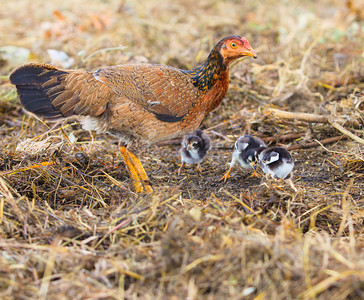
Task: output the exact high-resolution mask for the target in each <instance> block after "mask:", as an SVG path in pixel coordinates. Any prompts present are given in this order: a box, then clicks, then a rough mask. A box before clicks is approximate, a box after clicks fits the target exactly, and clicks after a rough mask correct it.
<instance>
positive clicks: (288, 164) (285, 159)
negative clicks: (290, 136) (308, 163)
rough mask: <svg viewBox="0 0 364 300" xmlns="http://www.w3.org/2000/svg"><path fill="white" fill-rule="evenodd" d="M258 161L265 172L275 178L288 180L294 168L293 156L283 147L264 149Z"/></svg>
mask: <svg viewBox="0 0 364 300" xmlns="http://www.w3.org/2000/svg"><path fill="white" fill-rule="evenodd" d="M257 159H258V162H259V165H260V167H261V168H262V170H263V172H264V173H265V174H267V175H271V176H272V177H273V178H281V179H286V178H287V177H288V175H289V174H290V173H291V172H292V170H293V167H294V163H293V160H292V156H291V154H290V153H289V152H288V151H287V150H286V149H284V148H282V147H272V148H267V149H262V150H261V151H259V152H258V153H257Z"/></svg>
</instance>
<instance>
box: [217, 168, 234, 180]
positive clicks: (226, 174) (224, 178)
mask: <svg viewBox="0 0 364 300" xmlns="http://www.w3.org/2000/svg"><path fill="white" fill-rule="evenodd" d="M232 168H233V167H230V168H229V170H228V171H227V172H226V173H225V174H224V176H222V177H221V178H220V180H219V181H223V180H224V182H226V180H227V179H228V178H229V177H230V172H231V169H232Z"/></svg>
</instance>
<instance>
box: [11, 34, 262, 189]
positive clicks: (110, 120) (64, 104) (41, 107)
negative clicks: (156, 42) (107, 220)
mask: <svg viewBox="0 0 364 300" xmlns="http://www.w3.org/2000/svg"><path fill="white" fill-rule="evenodd" d="M242 56H252V57H254V58H256V54H255V51H254V50H253V49H252V47H251V46H250V44H249V42H248V41H247V40H246V39H245V38H243V37H241V36H237V35H233V36H228V37H225V38H224V39H222V40H221V41H220V42H218V43H217V44H216V46H215V47H214V48H213V49H212V50H211V52H210V54H209V56H208V58H207V60H206V61H205V62H204V63H203V64H202V65H200V66H198V67H196V68H195V69H193V70H180V69H177V68H173V67H168V66H162V65H152V64H130V65H119V66H112V67H105V68H101V69H98V70H96V71H94V72H88V71H64V70H59V69H57V68H55V67H53V66H50V65H46V64H36V63H31V64H26V65H23V66H20V67H19V68H17V69H16V70H15V71H14V72H13V73H12V74H11V75H10V81H11V83H12V84H14V85H16V88H17V91H18V94H19V96H20V100H21V103H22V105H23V106H24V108H25V109H26V110H27V111H29V112H31V113H34V114H35V115H37V116H38V117H41V118H44V119H48V120H56V119H60V118H68V117H71V116H75V115H76V116H78V118H79V119H80V121H81V123H82V125H83V128H84V129H87V130H96V131H97V132H98V133H111V134H114V135H117V136H118V137H119V138H120V139H121V140H122V142H123V143H124V145H128V144H130V143H132V142H143V143H147V144H151V143H157V142H161V141H164V140H167V139H171V138H175V137H177V136H181V135H184V134H188V133H190V132H192V131H194V130H195V129H196V128H197V127H198V126H199V124H200V123H201V121H202V119H203V118H204V116H205V115H206V114H208V113H209V112H211V111H212V110H214V109H216V108H217V107H218V106H219V105H220V103H221V101H222V100H223V98H224V96H225V94H226V92H227V90H228V87H229V74H228V69H229V65H230V64H231V62H233V61H234V60H236V59H237V58H240V57H242ZM121 152H122V155H123V158H124V161H125V163H126V165H127V166H128V169H129V172H130V174H131V177H132V178H133V180H134V185H135V189H136V191H137V192H142V191H146V192H149V191H151V187H150V186H149V184H148V177H147V175H146V173H145V171H144V169H143V167H142V165H141V163H140V161H139V160H138V159H137V158H136V157H135V156H134V155H133V154H131V153H130V152H129V151H128V150H126V148H125V146H124V147H122V148H121Z"/></svg>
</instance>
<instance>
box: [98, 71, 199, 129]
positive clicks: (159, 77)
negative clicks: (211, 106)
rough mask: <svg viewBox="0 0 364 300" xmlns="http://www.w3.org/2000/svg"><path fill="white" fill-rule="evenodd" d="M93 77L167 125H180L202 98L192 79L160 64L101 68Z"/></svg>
mask: <svg viewBox="0 0 364 300" xmlns="http://www.w3.org/2000/svg"><path fill="white" fill-rule="evenodd" d="M94 77H95V78H96V79H97V80H99V81H101V82H102V83H104V84H105V85H106V86H108V87H109V88H111V89H112V90H113V91H114V93H116V94H117V95H119V96H121V97H122V98H127V99H128V100H130V101H133V102H135V103H137V104H138V105H140V106H142V107H144V108H145V109H147V110H148V111H150V112H152V113H154V114H155V115H156V117H157V118H158V119H160V120H162V121H165V122H177V121H180V120H181V119H183V117H184V116H185V115H186V114H187V113H188V112H189V110H190V109H191V107H192V106H193V105H194V104H195V103H196V101H197V100H198V98H199V91H198V89H197V88H196V87H195V86H194V85H193V83H192V81H191V80H190V78H189V77H188V76H187V75H186V74H184V73H183V72H181V71H180V70H178V69H175V68H172V67H167V66H160V65H147V64H140V65H121V66H112V67H105V68H102V69H99V70H97V71H95V72H94Z"/></svg>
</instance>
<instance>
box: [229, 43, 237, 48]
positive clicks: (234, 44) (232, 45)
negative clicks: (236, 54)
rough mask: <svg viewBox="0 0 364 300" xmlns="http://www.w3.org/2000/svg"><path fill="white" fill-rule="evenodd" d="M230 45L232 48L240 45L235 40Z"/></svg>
mask: <svg viewBox="0 0 364 300" xmlns="http://www.w3.org/2000/svg"><path fill="white" fill-rule="evenodd" d="M230 46H231V48H236V47H238V45H237V43H235V42H232V43H231V44H230Z"/></svg>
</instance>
